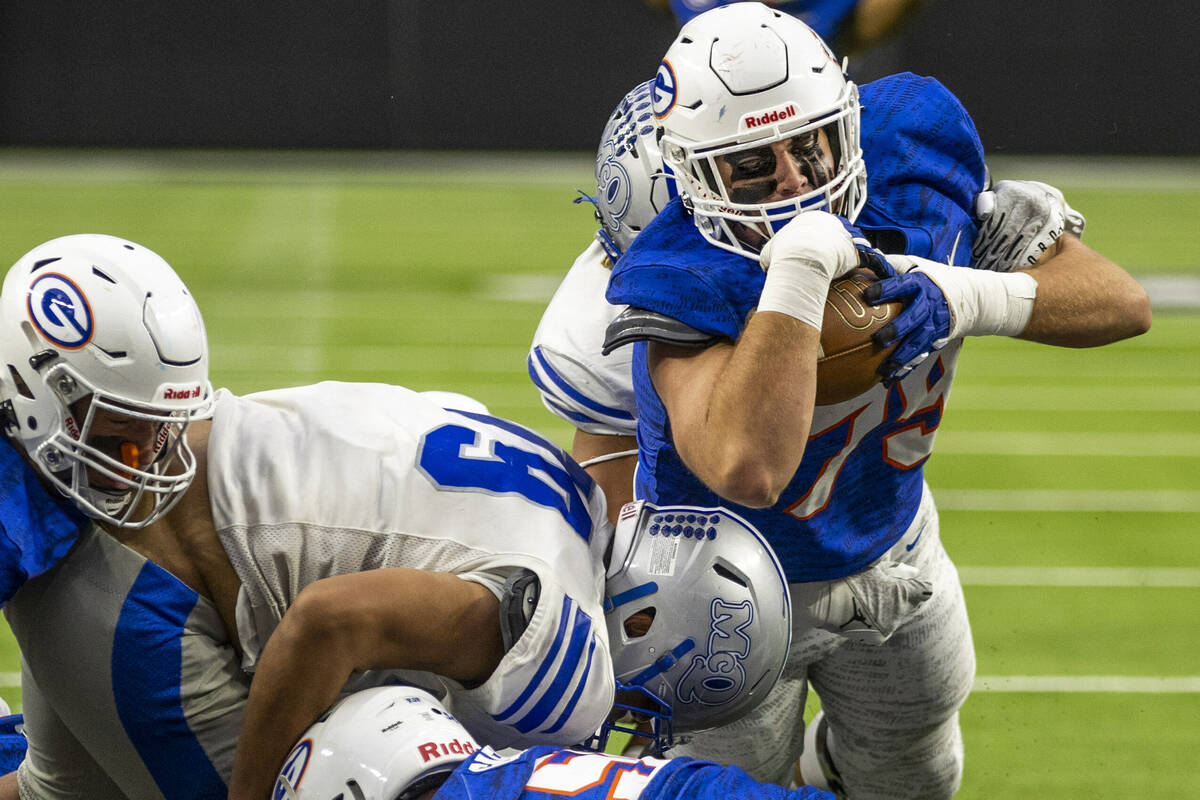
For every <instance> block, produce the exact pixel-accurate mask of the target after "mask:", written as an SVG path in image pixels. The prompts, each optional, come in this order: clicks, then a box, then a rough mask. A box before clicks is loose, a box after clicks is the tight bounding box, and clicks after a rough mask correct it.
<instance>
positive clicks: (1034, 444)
mask: <svg viewBox="0 0 1200 800" xmlns="http://www.w3.org/2000/svg"><path fill="white" fill-rule="evenodd" d="M937 452H939V453H957V454H963V455H1005V456H1152V457H1158V456H1184V457H1189V458H1195V457H1200V434H1195V433H1179V432H1175V433H1066V432H1060V431H1054V432H1051V431H964V430H957V429H954V428H951V429H949V430H943V431H939V432H938V439H937Z"/></svg>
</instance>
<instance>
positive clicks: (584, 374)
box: [526, 331, 637, 436]
mask: <svg viewBox="0 0 1200 800" xmlns="http://www.w3.org/2000/svg"><path fill="white" fill-rule="evenodd" d="M599 334H600V336H601V338H603V335H604V331H600V332H599ZM596 358H597V359H599V358H601V356H599V355H598V354H597V356H596ZM604 358H607V359H609V361H610V363H609V364H607V365H606V368H604V369H601V368H599V365H598V364H597V362H595V361H593V362H591V363H588V362H584V361H581V360H578V359H577V358H573V357H572V356H571V355H570V354H568V353H564V352H562V351H559V350H556V349H554V348H553V347H551V346H549V345H535V346H534V347H533V349H531V350H530V351H529V358H528V359H527V362H526V363H527V366H528V369H529V378H530V380H532V381H533V385H534V386H536V387H537V389H538V392H539V393H540V394H541V396H542V404H543V405H544V406H545V407H546V409H547V410H548V411H549V412H550V413H551V414H554V415H555V416H556V417H559V418H561V419H563V420H566V421H567V422H569V423H571V425H573V426H575V427H576V428H578V429H579V430H581V431H584V432H586V433H596V434H607V435H611V436H633V435H634V434H635V433H636V432H637V417H636V415H635V413H634V409H635V403H634V396H633V377H632V375H631V373H630V367H631V361H632V353H631V351H630V350H629V349H624V350H618V351H616V352H614V353H612V354H610V355H609V356H606V357H604ZM621 365H623V368H622V367H621ZM613 378H623V379H621V380H619V381H617V380H613Z"/></svg>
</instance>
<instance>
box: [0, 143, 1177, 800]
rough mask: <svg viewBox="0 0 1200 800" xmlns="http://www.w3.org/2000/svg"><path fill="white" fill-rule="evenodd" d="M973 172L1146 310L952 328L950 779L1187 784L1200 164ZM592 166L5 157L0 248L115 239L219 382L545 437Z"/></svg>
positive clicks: (1054, 793) (977, 790)
mask: <svg viewBox="0 0 1200 800" xmlns="http://www.w3.org/2000/svg"><path fill="white" fill-rule="evenodd" d="M992 167H993V171H994V173H995V174H996V176H997V177H999V178H1003V177H1039V176H1040V177H1043V178H1044V179H1047V180H1050V181H1051V182H1054V183H1056V184H1057V185H1059V186H1060V187H1061V188H1063V189H1064V190H1065V191H1066V194H1067V196H1068V198H1069V199H1070V201H1071V202H1072V204H1073V205H1074V206H1075V207H1076V208H1078V209H1079V210H1081V211H1082V212H1084V213H1085V214H1086V215H1087V217H1088V229H1087V232H1086V236H1085V238H1086V240H1087V241H1088V242H1089V243H1090V244H1092V245H1093V246H1094V247H1096V248H1097V249H1099V250H1101V252H1104V253H1105V254H1107V255H1109V256H1110V257H1112V258H1114V259H1115V260H1116V261H1118V263H1121V264H1123V265H1124V266H1126V267H1127V268H1128V269H1129V270H1130V271H1131V272H1133V273H1134V274H1135V275H1137V276H1138V277H1139V278H1141V279H1143V280H1144V281H1145V282H1146V283H1147V285H1148V286H1150V285H1154V286H1155V287H1158V291H1156V294H1155V297H1156V299H1157V298H1161V304H1160V305H1158V306H1156V316H1155V321H1154V328H1153V330H1151V332H1150V333H1149V334H1147V335H1146V336H1144V337H1141V338H1139V339H1136V340H1132V341H1128V342H1123V343H1119V344H1117V345H1114V346H1112V347H1109V348H1104V349H1099V350H1094V351H1086V352H1081V351H1066V350H1054V349H1051V348H1046V347H1040V346H1036V345H1031V344H1028V343H1024V342H1019V341H1012V340H1001V339H987V340H983V339H981V340H974V341H971V342H968V344H967V347H966V349H965V355H964V357H963V358H962V360H961V362H960V371H959V378H958V380H957V382H956V388H955V390H954V392H953V395H952V397H951V401H950V404H949V407H948V411H947V414H946V418H945V421H944V422H943V425H942V429H941V433H940V434H939V441H938V449H937V454H936V455H935V456H934V457H933V459H931V461H930V462H929V468H928V474H929V478H930V481H931V482H932V483H933V485H934V488H935V491H936V493H937V496H938V498H939V503H940V504H941V506H942V507H943V514H942V535H943V537H944V539H945V541H946V544H947V547H948V548H949V550H950V552H951V555H952V556H954V558H955V560H956V561H957V563H958V564H959V565H960V568H961V570H962V574H963V579H964V583H965V584H966V587H967V589H966V591H967V600H968V603H969V606H970V609H971V614H972V620H973V627H974V633H975V641H976V649H977V652H978V662H979V669H978V674H979V676H980V678H979V682H978V685H977V691H976V693H975V694H974V695H973V696H972V697H971V699H970V700H968V702H967V705H966V707H965V708H964V710H963V727H964V731H965V737H966V747H967V772H966V778H965V782H964V787H963V790H962V792H961V793H960V795H959V796H960V797H962V798H994V797H1009V796H1015V795H1016V793H1017V792H1018V791H1021V790H1026V791H1027V793H1026V794H1025V795H1023V796H1033V797H1056V798H1088V800H1098V798H1117V797H1128V796H1138V797H1163V798H1176V797H1197V796H1200V770H1197V769H1196V767H1195V764H1194V762H1192V761H1191V759H1192V758H1193V757H1194V753H1195V752H1196V751H1197V749H1198V748H1200V724H1198V722H1197V720H1200V639H1198V637H1197V636H1196V633H1195V630H1196V626H1197V622H1198V620H1200V536H1198V535H1197V534H1198V533H1200V455H1198V454H1200V309H1197V308H1196V307H1195V303H1196V302H1197V295H1198V294H1200V290H1198V289H1197V286H1198V285H1200V223H1198V222H1197V220H1200V162H1197V161H1192V160H1178V161H1157V160H1135V161H1116V160H1107V159H1106V160H1096V161H1077V162H1071V163H1063V162H1056V161H1048V160H1036V159H1035V160H1025V161H1016V160H1007V161H1006V160H996V161H994V162H993V164H992ZM589 169H590V159H589V157H588V156H587V155H586V154H582V155H578V154H576V155H566V156H561V157H546V158H531V157H516V156H505V157H498V156H490V157H488V156H479V155H459V156H454V155H440V156H432V155H421V154H415V155H408V156H400V155H378V154H324V155H320V156H314V155H306V154H270V155H263V154H234V155H230V154H207V153H176V154H168V155H164V154H154V153H150V154H146V153H143V154H128V153H85V154H79V153H71V154H64V153H57V152H18V151H7V152H6V151H3V150H0V263H2V264H3V265H5V266H6V265H8V264H10V263H11V262H12V261H14V260H15V259H16V258H17V257H18V256H19V255H21V254H22V253H23V252H25V251H26V250H28V249H29V248H30V247H32V246H33V245H35V244H37V243H39V242H41V241H43V240H45V239H48V238H51V237H53V236H58V235H62V234H67V233H77V232H84V231H91V232H103V233H113V234H118V235H121V236H125V237H128V238H131V239H133V240H135V241H139V242H141V243H143V244H145V245H147V246H149V247H152V248H153V249H155V250H157V251H158V252H159V253H161V254H162V255H163V256H164V257H166V258H167V260H168V261H170V262H171V263H172V265H173V266H174V267H175V268H176V270H177V271H178V272H179V273H180V274H181V275H182V277H183V278H184V280H185V281H187V283H188V284H189V285H190V287H191V288H192V290H193V292H194V294H195V295H196V297H197V299H198V301H199V303H200V307H201V309H202V310H203V312H204V315H205V320H206V322H207V325H208V330H209V337H210V341H211V350H212V377H213V382H214V384H216V385H224V386H227V387H229V388H231V389H233V390H234V391H237V392H249V391H254V390H257V389H266V388H273V387H278V386H286V385H295V384H301V383H307V382H312V381H316V380H319V379H324V378H336V379H341V380H374V381H387V382H393V383H401V384H405V385H407V386H410V387H412V388H415V389H447V390H456V391H461V392H465V393H468V394H471V395H474V396H476V397H478V398H479V399H481V400H483V401H484V402H486V403H487V404H488V405H489V406H490V407H491V409H492V410H493V412H495V413H497V414H499V415H502V416H506V417H510V418H513V419H515V420H518V421H520V422H523V423H525V424H527V425H530V426H531V427H534V428H537V429H539V430H542V431H543V432H545V433H547V434H549V435H550V436H552V437H553V438H555V439H556V440H558V441H560V442H562V443H564V444H566V443H567V442H568V441H569V436H570V429H569V428H568V427H567V426H566V424H565V423H561V422H559V421H558V420H557V419H556V418H555V417H552V416H551V415H550V414H549V413H548V412H546V411H545V410H543V409H542V407H541V405H540V403H539V401H538V397H537V394H536V392H535V390H534V389H533V387H532V385H531V384H530V383H529V381H528V378H527V377H526V375H525V364H524V361H525V353H526V349H527V346H528V343H529V339H530V336H531V335H532V333H533V330H534V327H535V326H536V324H537V321H538V318H539V316H540V312H541V310H542V308H543V306H544V304H545V302H546V300H547V299H548V298H549V295H550V292H551V291H552V289H553V287H554V285H555V284H556V282H557V279H558V277H559V276H561V275H562V274H563V273H564V272H565V271H566V269H567V267H568V266H569V265H570V263H571V261H572V260H573V259H574V257H575V255H576V254H577V253H578V252H579V251H580V250H581V249H582V248H583V247H584V245H586V244H587V242H588V240H589V237H590V236H591V233H592V230H593V225H592V222H591V218H590V215H589V213H588V212H587V210H586V209H585V208H581V207H578V206H574V205H572V204H571V199H572V197H573V195H574V190H575V189H576V188H582V187H586V186H587V185H588V181H589ZM1164 278H1167V279H1168V280H1166V281H1164V280H1163V279H1164ZM1189 281H1191V282H1189ZM1160 292H1161V294H1160ZM1189 298H1190V300H1189ZM4 633H5V635H4V636H3V637H2V641H0V672H3V673H4V674H3V675H0V684H4V685H3V686H0V696H3V697H4V698H5V699H7V700H8V701H9V702H10V703H12V704H14V706H16V705H18V704H19V690H18V689H17V688H16V683H17V677H16V676H15V675H14V674H13V673H14V672H15V670H16V669H17V655H16V651H15V647H14V645H13V644H12V642H11V639H10V638H9V637H8V636H7V631H6V630H5V632H4Z"/></svg>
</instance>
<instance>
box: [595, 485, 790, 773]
mask: <svg viewBox="0 0 1200 800" xmlns="http://www.w3.org/2000/svg"><path fill="white" fill-rule="evenodd" d="M604 593H605V601H604V608H605V617H606V621H607V624H608V636H609V647H610V649H611V651H612V656H613V669H614V672H615V674H616V678H617V691H618V698H619V699H622V696H623V694H622V693H623V690H625V691H628V690H634V691H636V692H639V693H641V694H642V695H643V696H645V697H646V698H647V699H649V700H650V701H651V706H653V705H654V704H655V703H654V701H659V702H660V703H661V706H662V707H660V708H658V709H655V708H643V709H641V710H643V711H651V712H655V713H651V716H652V717H653V716H658V715H662V716H667V714H666V713H665V712H668V711H669V720H668V721H669V727H670V729H671V730H672V732H673V733H688V732H694V731H700V730H706V729H708V728H715V727H717V726H719V725H724V724H726V723H729V722H732V721H734V720H736V719H738V718H739V717H741V716H743V715H744V714H746V713H748V712H749V711H751V710H752V709H754V708H755V707H756V706H757V705H758V704H759V703H761V702H762V701H763V699H764V698H765V697H766V696H767V693H768V692H769V691H770V690H771V688H772V687H773V686H774V685H775V682H776V681H777V680H778V679H779V675H780V673H781V672H782V671H783V665H784V661H785V660H786V658H787V652H788V647H789V645H790V644H791V635H792V620H791V615H792V612H791V600H790V597H789V594H788V585H787V579H786V578H785V577H784V573H783V568H782V567H781V566H780V564H779V560H778V559H777V558H776V557H775V553H774V552H773V551H772V550H771V547H770V545H769V544H767V542H766V540H765V539H763V537H762V535H761V534H759V532H758V531H756V530H755V529H754V527H753V526H751V525H750V524H749V523H747V522H746V521H745V520H743V519H742V518H741V517H738V516H737V515H735V514H732V513H730V512H729V511H726V510H725V509H723V508H696V507H693V506H670V507H666V506H664V507H656V506H653V505H651V504H649V503H646V502H645V501H641V500H639V501H636V502H633V503H628V504H626V505H625V507H624V508H622V509H621V513H620V516H619V518H618V522H617V528H616V532H615V534H614V537H613V550H612V556H611V560H610V562H609V567H608V571H607V580H606V583H605V589H604ZM624 697H625V698H628V695H627V694H626V695H624ZM633 705H635V706H636V705H638V701H637V700H634V702H633ZM668 746H669V742H660V743H658V744H656V746H655V747H654V749H656V750H661V749H665V747H668Z"/></svg>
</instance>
